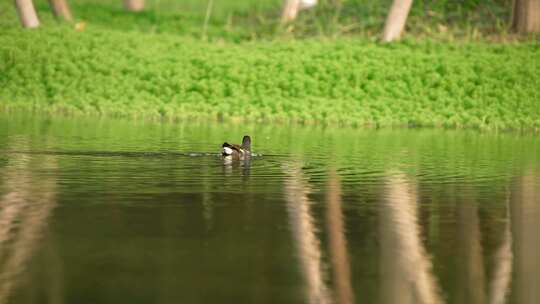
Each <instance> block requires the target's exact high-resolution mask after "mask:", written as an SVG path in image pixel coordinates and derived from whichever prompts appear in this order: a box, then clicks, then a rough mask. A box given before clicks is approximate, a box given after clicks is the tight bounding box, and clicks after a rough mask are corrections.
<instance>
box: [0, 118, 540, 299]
mask: <svg viewBox="0 0 540 304" xmlns="http://www.w3.org/2000/svg"><path fill="white" fill-rule="evenodd" d="M245 133H249V134H253V139H254V150H255V151H256V152H257V153H261V154H262V155H264V156H261V157H253V158H251V159H249V160H246V161H229V160H227V159H223V158H221V157H219V156H218V153H219V148H216V147H219V144H216V143H220V142H223V138H233V137H239V136H241V135H243V134H245ZM258 139H260V140H258ZM193 151H195V152H193ZM538 155H540V138H538V137H534V136H525V135H524V136H518V135H515V134H512V135H508V136H507V135H499V134H498V135H490V134H478V133H470V132H448V131H422V130H414V131H411V130H398V131H396V130H393V131H374V130H371V131H365V130H331V129H307V128H276V127H264V126H263V127H260V126H226V125H216V126H213V125H204V126H201V125H167V124H150V123H149V124H146V123H140V124H139V123H132V122H107V121H93V120H82V119H81V120H79V119H78V120H71V119H57V120H56V119H55V120H47V119H39V118H35V117H34V118H31V119H30V118H17V117H5V116H2V115H0V304H3V303H6V304H7V303H10V304H11V303H16V304H25V303H345V304H348V303H460V304H461V303H475V304H476V303H480V304H481V303H489V304H502V303H519V304H521V303H524V304H533V303H539V302H540V294H539V293H540V289H538V288H537V286H540V263H539V262H538V261H540V239H539V238H540V234H539V233H538V231H540V198H539V191H540V177H539V176H540V159H539V157H538Z"/></svg>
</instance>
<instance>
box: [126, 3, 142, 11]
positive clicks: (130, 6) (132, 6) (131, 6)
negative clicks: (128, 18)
mask: <svg viewBox="0 0 540 304" xmlns="http://www.w3.org/2000/svg"><path fill="white" fill-rule="evenodd" d="M124 7H125V8H126V10H128V11H130V12H140V11H142V10H143V9H144V0H124Z"/></svg>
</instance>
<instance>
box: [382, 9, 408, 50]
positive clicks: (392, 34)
mask: <svg viewBox="0 0 540 304" xmlns="http://www.w3.org/2000/svg"><path fill="white" fill-rule="evenodd" d="M412 2H413V0H394V2H393V3H392V7H391V8H390V12H389V13H388V17H387V18H386V24H385V25H384V32H383V38H382V39H383V41H385V42H389V41H393V40H396V39H398V38H399V37H400V36H401V32H402V31H403V28H404V27H405V22H406V21H407V16H408V15H409V11H410V9H411V5H412Z"/></svg>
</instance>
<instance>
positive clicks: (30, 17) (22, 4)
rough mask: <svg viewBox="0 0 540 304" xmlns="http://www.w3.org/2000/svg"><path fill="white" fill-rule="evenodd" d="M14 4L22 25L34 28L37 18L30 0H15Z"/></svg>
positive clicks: (36, 24) (37, 22)
mask: <svg viewBox="0 0 540 304" xmlns="http://www.w3.org/2000/svg"><path fill="white" fill-rule="evenodd" d="M15 5H16V6H17V12H18V13H19V18H20V19H21V23H22V26H23V27H28V28H34V27H38V26H39V19H38V17H37V14H36V10H35V9H34V4H33V3H32V0H15Z"/></svg>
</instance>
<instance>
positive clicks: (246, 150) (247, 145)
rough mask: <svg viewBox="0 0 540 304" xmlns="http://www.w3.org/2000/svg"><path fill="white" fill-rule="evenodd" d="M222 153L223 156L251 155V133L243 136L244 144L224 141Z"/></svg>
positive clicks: (242, 156) (240, 156) (241, 156)
mask: <svg viewBox="0 0 540 304" xmlns="http://www.w3.org/2000/svg"><path fill="white" fill-rule="evenodd" d="M221 148H222V150H221V155H223V156H226V157H227V156H231V157H233V158H239V159H242V158H246V157H249V156H251V137H249V135H245V136H244V137H243V138H242V144H241V145H237V144H229V143H228V142H224V143H223V145H221Z"/></svg>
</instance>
